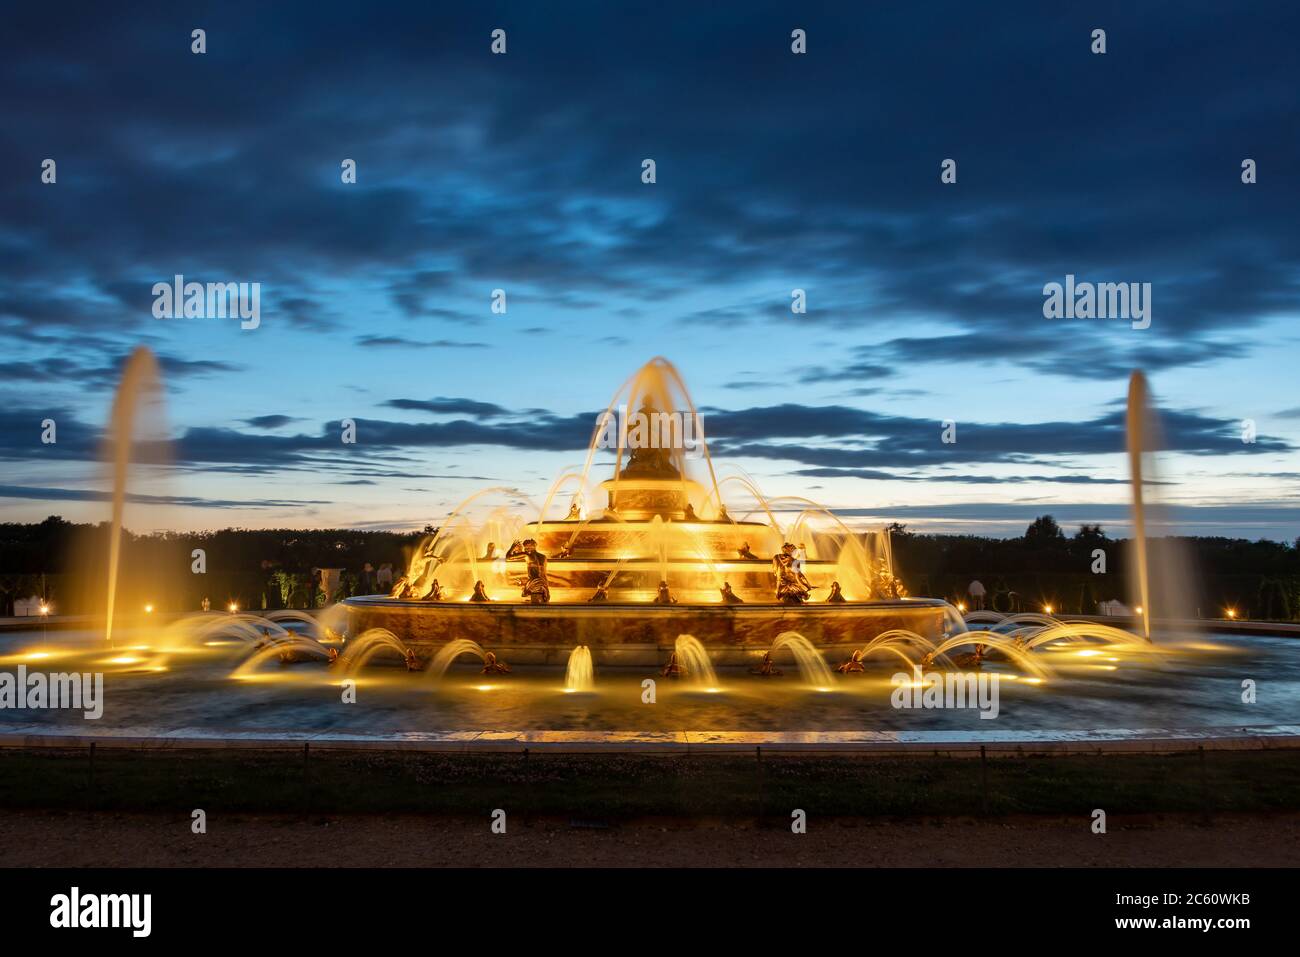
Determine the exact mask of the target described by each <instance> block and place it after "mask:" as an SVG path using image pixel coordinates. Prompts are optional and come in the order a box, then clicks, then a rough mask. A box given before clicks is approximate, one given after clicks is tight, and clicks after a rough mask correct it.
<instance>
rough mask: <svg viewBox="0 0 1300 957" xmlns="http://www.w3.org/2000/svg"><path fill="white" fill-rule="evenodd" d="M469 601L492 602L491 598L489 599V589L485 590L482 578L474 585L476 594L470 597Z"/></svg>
mask: <svg viewBox="0 0 1300 957" xmlns="http://www.w3.org/2000/svg"><path fill="white" fill-rule="evenodd" d="M469 600H470V601H491V600H492V599H491V598H489V597H488V593H487V588H485V587H484V585H483V579H481V578H480V579H479V580H478V581H476V582H475V583H474V594H472V595H470V596H469Z"/></svg>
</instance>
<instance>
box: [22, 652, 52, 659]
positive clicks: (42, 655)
mask: <svg viewBox="0 0 1300 957" xmlns="http://www.w3.org/2000/svg"><path fill="white" fill-rule="evenodd" d="M49 657H50V653H49V652H48V651H33V652H32V653H31V654H29V655H28V656H27V660H28V661H40V660H41V659H42V658H49Z"/></svg>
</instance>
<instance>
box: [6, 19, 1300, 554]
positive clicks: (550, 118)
mask: <svg viewBox="0 0 1300 957" xmlns="http://www.w3.org/2000/svg"><path fill="white" fill-rule="evenodd" d="M1231 9H1232V25H1233V29H1232V30H1231V31H1225V30H1224V29H1223V13H1222V11H1223V6H1222V5H1219V4H1200V3H1188V2H1179V3H1155V2H1150V3H1140V4H1134V3H1131V2H1117V3H1078V4H1074V3H1071V4H1060V3H1048V2H1033V3H1022V4H1001V5H998V6H997V7H996V8H994V7H987V8H986V7H985V6H984V5H982V4H973V3H963V4H943V5H937V4H887V3H853V4H850V3H832V4H825V5H822V4H815V3H811V4H810V3H800V4H789V3H787V4H763V3H751V4H744V5H743V6H742V5H735V6H734V7H731V8H729V9H720V8H719V7H718V6H715V5H713V4H700V3H685V4H675V3H655V4H638V5H632V4H617V3H604V4H596V3H592V4H581V3H563V2H559V3H546V4H542V3H509V4H492V3H483V4H479V3H473V4H470V3H465V4H459V5H444V4H436V3H424V2H422V3H410V4H396V3H392V4H390V3H373V4H346V5H334V4H315V3H313V4H302V5H291V4H279V3H277V4H268V3H259V4H248V5H245V4H237V3H235V4H227V3H220V4H217V3H211V4H208V3H203V4H186V3H165V4H157V5H125V6H123V5H119V4H102V3H100V4H89V3H88V4H84V5H73V6H63V5H55V6H51V5H49V4H36V3H20V4H18V5H15V6H10V7H9V8H8V9H7V12H6V15H5V21H6V22H5V26H4V31H3V35H2V36H0V116H3V121H2V122H0V174H2V175H0V342H2V343H3V349H4V354H3V359H2V360H0V368H2V370H3V376H2V377H0V459H3V465H2V468H3V473H4V475H3V479H0V521H39V520H41V519H43V518H44V517H45V516H47V515H50V514H61V515H63V516H64V517H65V518H68V519H71V520H77V521H99V520H102V519H104V518H106V517H107V512H108V506H107V505H106V504H105V503H104V501H103V500H102V499H103V492H104V490H105V489H106V483H105V478H104V472H103V468H102V467H101V466H100V465H99V464H98V459H99V454H100V447H101V443H102V429H103V426H104V423H105V419H106V416H107V410H108V407H109V404H110V402H111V401H112V394H113V388H114V386H115V383H116V381H117V377H118V375H119V373H120V369H121V365H122V362H123V359H124V357H125V356H126V355H127V354H129V352H130V351H131V349H132V348H134V347H135V346H137V345H140V344H144V345H147V346H149V347H150V348H152V349H153V350H154V351H155V352H156V353H157V354H158V356H159V359H160V362H161V365H162V369H163V376H164V379H165V384H166V403H167V416H168V422H169V428H170V432H171V435H172V436H174V438H175V439H176V442H175V446H174V450H173V460H174V462H173V465H172V467H171V468H170V469H168V470H166V471H165V472H154V473H150V474H146V475H144V476H142V478H141V481H140V482H139V483H138V484H137V486H136V488H135V491H136V492H137V493H139V494H140V495H142V496H146V499H145V502H144V503H138V504H136V505H135V506H134V507H133V509H132V511H131V513H130V514H129V515H128V524H129V525H130V526H131V527H133V528H135V529H138V530H147V529H156V528H172V529H201V528H216V527H225V526H245V527H268V526H300V527H320V526H350V527H351V526H354V527H391V528H410V527H417V528H418V527H421V526H423V525H425V524H426V523H432V524H435V525H436V524H438V523H439V521H440V520H441V519H442V517H443V516H444V515H445V514H446V513H447V511H448V510H449V509H451V508H452V507H454V506H455V505H456V503H458V502H459V501H461V500H462V499H463V498H465V497H466V496H467V495H469V494H471V493H472V492H473V491H474V490H475V489H477V488H479V487H481V486H488V485H510V486H517V487H518V488H520V489H521V490H523V491H524V492H526V493H528V494H529V495H532V496H534V497H535V498H540V497H541V496H542V495H543V494H544V492H545V491H546V488H547V486H548V485H549V483H550V481H551V480H552V479H553V478H554V477H555V476H556V475H557V474H558V473H559V472H560V471H561V470H563V469H564V468H565V467H567V466H571V465H575V464H580V463H581V460H582V457H583V453H584V451H585V448H586V443H587V441H588V440H589V439H590V437H591V431H592V426H593V424H594V421H595V415H596V413H597V412H598V411H599V410H600V409H602V408H604V406H605V404H606V403H607V402H608V401H609V399H610V397H611V396H612V394H613V393H614V391H615V390H616V389H617V388H618V387H619V386H620V385H621V384H622V383H623V382H624V380H625V379H626V378H627V377H628V376H629V375H630V374H631V373H633V372H634V371H635V370H636V369H637V368H638V367H639V366H640V365H642V364H643V363H644V362H646V361H647V360H649V359H651V358H652V357H654V356H657V355H662V356H664V357H666V358H667V359H669V360H670V361H671V362H673V363H674V364H675V365H676V366H677V367H678V369H679V370H680V371H681V373H682V374H683V376H684V377H685V379H686V382H687V383H688V385H689V387H690V389H691V392H692V395H693V396H694V399H695V401H696V403H697V404H698V405H699V406H701V407H702V408H703V410H704V425H705V430H706V433H707V434H708V436H709V440H710V448H711V450H712V452H713V455H714V457H715V458H716V459H717V460H718V462H719V464H720V465H721V466H722V467H723V468H724V470H725V469H726V468H727V467H728V466H732V467H736V468H741V469H744V470H745V471H746V472H747V473H748V474H749V475H751V476H752V477H753V478H754V479H755V480H756V481H757V482H758V483H759V485H761V486H762V487H763V489H764V490H765V491H766V492H768V493H769V494H772V495H797V494H803V495H807V496H809V497H812V498H815V499H818V500H820V501H822V502H824V503H826V504H827V505H830V506H833V507H834V508H836V509H837V510H838V511H839V512H840V513H841V514H842V515H844V516H846V517H847V518H850V519H852V520H853V521H854V522H857V523H861V524H863V525H864V526H869V525H871V524H873V523H880V522H887V521H893V520H898V521H903V522H906V523H907V524H908V525H909V526H912V527H914V528H920V529H930V530H937V531H972V532H978V533H982V534H993V535H1007V534H1019V533H1020V532H1022V531H1023V529H1024V527H1025V525H1026V524H1027V523H1028V522H1029V521H1030V520H1031V519H1033V518H1034V516H1036V515H1040V514H1044V513H1051V514H1053V515H1055V516H1056V517H1057V518H1058V520H1060V522H1061V523H1062V525H1063V526H1065V527H1066V528H1067V531H1073V527H1074V526H1076V525H1077V524H1078V523H1079V522H1081V521H1089V522H1092V521H1098V522H1101V523H1103V524H1104V525H1105V526H1106V528H1107V530H1108V531H1111V532H1112V533H1113V534H1123V533H1124V531H1125V528H1126V524H1127V504H1126V503H1127V501H1128V487H1127V469H1126V463H1125V458H1124V456H1123V454H1122V449H1123V441H1124V430H1123V416H1124V407H1123V402H1124V397H1125V391H1126V388H1127V379H1128V375H1129V373H1130V371H1131V370H1133V369H1135V368H1140V369H1143V370H1145V371H1146V373H1147V374H1148V376H1149V377H1150V381H1151V387H1152V390H1153V392H1154V394H1155V395H1156V397H1157V398H1158V400H1159V403H1160V405H1161V408H1162V410H1163V413H1164V424H1165V432H1166V440H1167V444H1168V451H1167V452H1166V453H1165V454H1164V455H1163V458H1162V462H1161V475H1162V478H1163V479H1165V480H1166V481H1168V482H1169V483H1170V484H1167V485H1164V486H1162V487H1161V493H1160V494H1161V495H1162V496H1163V497H1164V499H1165V500H1166V501H1167V502H1169V503H1171V504H1173V505H1175V506H1177V508H1176V509H1175V514H1176V515H1177V516H1178V517H1179V519H1180V521H1181V522H1182V525H1181V526H1180V527H1181V530H1183V531H1187V532H1192V533H1197V534H1222V535H1232V536H1243V537H1248V538H1261V537H1267V538H1277V539H1294V538H1295V537H1296V536H1297V535H1300V510H1298V509H1297V507H1296V493H1297V491H1300V458H1297V447H1298V446H1300V378H1298V377H1297V373H1296V366H1297V359H1300V326H1298V325H1297V319H1298V318H1300V228H1298V227H1297V223H1300V187H1298V185H1297V184H1298V183H1300V123H1297V115H1298V114H1297V110H1296V106H1297V100H1298V99H1300V96H1298V93H1297V91H1300V57H1298V56H1297V53H1296V44H1297V40H1298V39H1300V6H1297V5H1296V4H1293V3H1254V2H1243V3H1238V4H1234V5H1233V6H1232V8H1231ZM1215 10H1218V11H1220V12H1219V13H1218V14H1217V15H1215V14H1214V11H1215ZM196 28H202V29H204V30H205V31H206V45H207V52H206V53H202V54H195V53H192V52H191V43H192V40H191V32H192V31H193V30H194V29H196ZM497 28H500V29H503V30H505V31H506V36H507V52H506V53H505V54H504V55H494V54H493V53H492V51H491V49H490V46H491V42H492V40H491V34H492V31H493V30H494V29H497ZM796 28H798V29H802V30H805V31H806V34H807V52H806V53H805V54H795V53H793V52H792V50H791V42H792V41H791V31H792V30H794V29H796ZM1098 28H1100V29H1104V30H1105V31H1106V52H1105V53H1104V54H1097V53H1093V52H1092V49H1091V47H1092V45H1093V40H1092V31H1093V30H1094V29H1098ZM47 158H52V159H54V160H55V161H56V163H57V179H56V182H54V183H45V182H42V162H43V161H44V160H45V159H47ZM345 159H353V160H355V161H356V182H355V183H344V182H342V181H341V176H340V169H341V165H340V164H341V163H342V162H343V161H344V160H345ZM645 159H653V160H654V161H655V164H656V182H654V183H653V184H647V183H644V182H642V163H643V160H645ZM945 159H953V160H955V161H956V164H957V181H956V182H955V183H951V184H946V183H943V182H941V177H940V174H941V164H942V163H943V162H944V160H945ZM1246 159H1252V160H1254V161H1255V164H1256V171H1257V182H1255V183H1251V184H1246V183H1243V181H1242V173H1243V170H1242V163H1243V161H1244V160H1246ZM177 274H181V275H183V276H184V277H185V278H186V279H187V280H191V281H199V282H259V283H261V324H260V326H259V327H258V328H256V329H249V330H245V329H241V328H240V325H239V322H238V320H235V319H216V318H172V319H159V318H155V316H154V315H153V303H154V297H153V294H152V291H151V290H152V287H153V286H154V284H155V283H157V282H170V281H171V279H172V277H173V276H174V275H177ZM1067 275H1073V276H1075V277H1076V280H1077V281H1079V282H1084V281H1088V282H1114V283H1150V284H1151V300H1150V302H1151V323H1150V326H1149V328H1146V329H1137V328H1133V327H1132V324H1131V323H1130V322H1129V321H1126V320H1118V319H1078V318H1059V319H1049V318H1045V317H1044V312H1043V306H1044V291H1043V290H1044V286H1045V285H1046V284H1048V283H1052V282H1058V283H1063V282H1064V281H1065V278H1066V276H1067ZM498 288H499V289H504V290H505V292H506V296H507V312H506V313H505V314H504V315H501V314H494V313H493V311H492V309H491V305H492V291H493V290H494V289H498ZM794 289H803V290H805V291H806V294H807V312H806V314H794V313H792V311H791V291H792V290H794ZM345 418H351V419H353V420H355V421H356V423H357V443H356V444H355V445H351V446H345V445H343V444H341V442H340V440H339V434H340V427H339V423H340V421H341V420H343V419H345ZM45 419H54V420H55V421H56V422H57V423H58V441H57V442H56V443H54V444H42V442H41V422H42V420H45ZM944 420H954V421H955V422H956V423H957V437H958V441H957V442H956V443H955V444H951V445H948V444H943V443H942V442H941V441H940V435H941V430H942V422H943V421H944ZM1243 420H1251V421H1253V423H1254V424H1255V428H1256V430H1257V435H1256V440H1255V441H1254V442H1253V443H1252V442H1243V440H1242V432H1243V425H1242V423H1243ZM150 496H152V497H153V498H148V497H150ZM150 503H152V504H150Z"/></svg>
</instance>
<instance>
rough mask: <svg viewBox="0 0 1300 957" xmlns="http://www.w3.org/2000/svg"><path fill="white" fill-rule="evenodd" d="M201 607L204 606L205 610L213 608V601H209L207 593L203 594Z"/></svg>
mask: <svg viewBox="0 0 1300 957" xmlns="http://www.w3.org/2000/svg"><path fill="white" fill-rule="evenodd" d="M199 607H200V608H202V609H203V610H204V611H211V610H212V602H210V601H208V596H207V595H204V596H203V601H202V602H200V603H199Z"/></svg>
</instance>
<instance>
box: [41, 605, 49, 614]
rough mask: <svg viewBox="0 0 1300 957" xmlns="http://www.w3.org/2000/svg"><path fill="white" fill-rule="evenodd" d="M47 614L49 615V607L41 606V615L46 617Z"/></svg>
mask: <svg viewBox="0 0 1300 957" xmlns="http://www.w3.org/2000/svg"><path fill="white" fill-rule="evenodd" d="M49 613H50V606H49V605H42V606H41V614H42V615H48V614H49Z"/></svg>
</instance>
